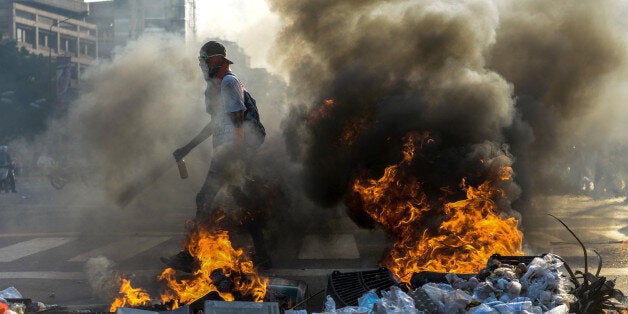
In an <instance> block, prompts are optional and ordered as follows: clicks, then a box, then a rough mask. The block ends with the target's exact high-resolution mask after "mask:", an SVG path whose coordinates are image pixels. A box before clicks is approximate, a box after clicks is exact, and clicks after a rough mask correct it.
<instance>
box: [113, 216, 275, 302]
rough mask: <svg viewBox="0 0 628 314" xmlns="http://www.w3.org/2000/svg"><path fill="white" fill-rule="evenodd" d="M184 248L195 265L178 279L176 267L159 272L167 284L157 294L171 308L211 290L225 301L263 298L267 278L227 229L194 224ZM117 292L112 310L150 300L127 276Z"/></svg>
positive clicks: (160, 277) (259, 299)
mask: <svg viewBox="0 0 628 314" xmlns="http://www.w3.org/2000/svg"><path fill="white" fill-rule="evenodd" d="M186 248H187V250H188V251H189V252H190V254H191V255H192V256H194V257H195V258H196V260H197V262H198V263H197V267H196V269H195V270H194V272H193V273H192V275H191V276H188V277H186V278H185V279H177V278H176V270H174V269H172V268H166V269H165V270H164V271H163V272H162V273H161V275H160V276H159V278H158V279H159V280H160V281H163V282H165V283H166V285H167V288H166V291H165V292H163V293H162V294H161V296H160V299H161V301H162V303H163V304H172V309H176V308H178V307H179V305H180V304H190V303H192V302H193V301H195V300H197V299H199V298H201V297H203V296H205V295H206V294H208V293H210V292H213V291H215V292H216V293H218V295H219V296H220V297H221V298H222V299H223V300H225V301H234V300H236V299H245V300H250V301H255V302H262V301H263V300H264V297H265V296H266V285H267V284H268V281H269V280H268V278H265V277H262V276H260V275H258V274H257V272H256V270H255V268H254V266H253V262H252V261H251V260H250V259H249V257H248V256H246V254H245V253H244V251H243V250H242V249H237V250H236V249H234V248H233V246H232V245H231V241H230V240H229V233H228V232H227V231H224V230H220V229H217V228H210V227H203V226H200V225H199V226H196V230H195V231H194V232H192V233H191V234H190V237H189V239H188V242H187V245H186ZM218 275H219V276H218ZM212 278H213V279H212ZM217 278H220V279H224V280H225V282H228V283H229V287H228V289H225V287H224V286H222V285H220V282H214V280H217ZM120 293H122V294H124V295H123V296H122V297H119V298H117V299H115V300H114V302H113V303H112V304H111V309H110V311H111V312H114V311H115V309H116V308H117V307H120V306H124V305H127V304H128V305H130V306H137V305H146V304H147V303H148V302H149V301H150V296H149V295H148V293H146V292H145V291H144V290H143V289H140V288H132V287H131V282H130V281H129V280H126V279H123V282H122V286H121V287H120ZM234 294H235V295H234Z"/></svg>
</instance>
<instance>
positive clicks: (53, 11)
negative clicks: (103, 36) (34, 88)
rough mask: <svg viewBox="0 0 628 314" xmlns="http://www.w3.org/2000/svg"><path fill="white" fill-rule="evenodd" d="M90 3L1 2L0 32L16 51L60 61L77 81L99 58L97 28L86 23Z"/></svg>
mask: <svg viewBox="0 0 628 314" xmlns="http://www.w3.org/2000/svg"><path fill="white" fill-rule="evenodd" d="M88 13H89V4H86V3H84V2H83V1H82V0H45V1H44V0H30V1H25V0H22V1H18V0H2V1H0V33H1V36H2V39H3V40H6V39H9V40H15V41H16V42H17V46H18V48H21V47H24V48H26V49H27V50H28V51H29V52H31V53H34V54H41V55H44V56H48V57H49V58H50V60H51V63H56V62H57V60H62V62H64V63H68V62H69V65H70V66H71V76H72V78H74V79H76V78H78V77H79V76H80V73H81V71H82V70H83V69H84V68H85V67H87V66H89V65H90V64H91V63H92V62H93V61H94V60H95V59H96V58H98V29H97V27H96V25H94V24H92V23H89V22H86V21H85V16H86V15H87V14H88Z"/></svg>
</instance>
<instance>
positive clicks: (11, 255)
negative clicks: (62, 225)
mask: <svg viewBox="0 0 628 314" xmlns="http://www.w3.org/2000/svg"><path fill="white" fill-rule="evenodd" d="M73 240H76V238H36V239H31V240H28V241H23V242H19V243H16V244H13V245H9V246H6V247H3V248H0V262H13V261H15V260H17V259H20V258H22V257H25V256H29V255H32V254H35V253H39V252H42V251H46V250H49V249H52V248H55V247H57V246H60V245H63V244H66V243H68V242H70V241H73Z"/></svg>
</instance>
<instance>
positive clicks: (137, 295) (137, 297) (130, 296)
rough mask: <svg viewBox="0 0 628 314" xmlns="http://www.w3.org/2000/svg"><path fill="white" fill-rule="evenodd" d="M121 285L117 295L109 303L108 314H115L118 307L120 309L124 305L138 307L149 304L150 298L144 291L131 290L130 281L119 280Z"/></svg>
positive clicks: (140, 289)
mask: <svg viewBox="0 0 628 314" xmlns="http://www.w3.org/2000/svg"><path fill="white" fill-rule="evenodd" d="M120 280H121V281H122V284H121V285H120V290H119V294H120V296H119V297H117V298H116V299H115V300H113V302H112V303H111V307H110V308H109V312H115V311H116V309H117V308H118V307H122V306H125V305H127V304H128V305H130V306H139V305H146V304H148V303H149V302H150V296H149V295H148V293H147V292H146V290H144V289H142V288H133V287H132V286H131V281H130V280H128V279H126V278H120Z"/></svg>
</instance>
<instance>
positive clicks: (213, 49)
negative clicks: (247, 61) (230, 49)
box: [201, 40, 233, 64]
mask: <svg viewBox="0 0 628 314" xmlns="http://www.w3.org/2000/svg"><path fill="white" fill-rule="evenodd" d="M201 51H202V52H204V53H205V56H204V58H211V57H213V56H217V55H220V56H222V57H223V58H225V60H227V62H229V64H233V62H231V60H229V59H227V49H225V46H223V45H222V44H221V43H219V42H217V41H213V40H212V41H208V42H206V43H205V44H204V45H203V47H201Z"/></svg>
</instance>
